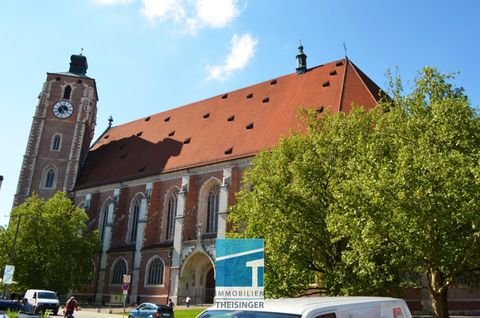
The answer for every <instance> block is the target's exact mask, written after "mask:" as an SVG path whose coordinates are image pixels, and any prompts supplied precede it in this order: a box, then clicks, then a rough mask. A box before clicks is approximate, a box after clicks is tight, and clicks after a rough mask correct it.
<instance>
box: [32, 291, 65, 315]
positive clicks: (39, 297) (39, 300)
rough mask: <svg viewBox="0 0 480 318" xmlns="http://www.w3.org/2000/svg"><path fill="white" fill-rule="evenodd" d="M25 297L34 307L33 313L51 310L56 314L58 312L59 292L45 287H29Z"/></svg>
mask: <svg viewBox="0 0 480 318" xmlns="http://www.w3.org/2000/svg"><path fill="white" fill-rule="evenodd" d="M24 298H26V299H27V302H28V303H29V304H30V305H31V307H32V312H33V313H36V314H38V313H40V312H45V311H47V310H49V311H51V312H52V313H53V314H54V315H56V314H57V313H58V308H59V307H60V302H59V301H58V297H57V294H56V293H55V292H54V291H51V290H44V289H29V290H27V291H26V292H25V296H24Z"/></svg>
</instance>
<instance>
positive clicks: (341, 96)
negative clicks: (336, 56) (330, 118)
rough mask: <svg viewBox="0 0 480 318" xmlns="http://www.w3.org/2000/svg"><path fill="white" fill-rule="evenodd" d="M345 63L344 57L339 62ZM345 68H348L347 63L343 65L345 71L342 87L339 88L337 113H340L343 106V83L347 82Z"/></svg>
mask: <svg viewBox="0 0 480 318" xmlns="http://www.w3.org/2000/svg"><path fill="white" fill-rule="evenodd" d="M345 60H346V61H347V62H348V58H347V57H346V56H345V58H343V59H341V60H340V61H342V62H343V61H345ZM347 66H348V63H345V70H344V71H343V79H342V87H340V98H339V101H338V111H342V105H343V97H344V95H345V89H344V88H345V83H346V82H347Z"/></svg>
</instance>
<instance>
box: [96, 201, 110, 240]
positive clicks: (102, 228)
mask: <svg viewBox="0 0 480 318" xmlns="http://www.w3.org/2000/svg"><path fill="white" fill-rule="evenodd" d="M111 204H112V203H111V202H109V203H107V204H105V206H104V207H103V211H102V218H101V219H100V220H101V222H102V223H101V224H100V227H99V230H100V242H103V240H104V239H105V230H106V228H107V224H108V217H109V211H110V205H111Z"/></svg>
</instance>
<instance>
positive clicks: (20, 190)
mask: <svg viewBox="0 0 480 318" xmlns="http://www.w3.org/2000/svg"><path fill="white" fill-rule="evenodd" d="M87 68H88V64H87V58H86V57H85V56H84V55H82V54H79V55H72V56H71V57H70V68H69V70H68V72H58V73H47V79H46V81H45V83H44V84H43V88H42V90H41V92H40V95H39V101H38V105H37V107H36V110H35V115H34V117H33V121H32V126H31V129H30V135H29V138H28V144H27V149H26V151H25V156H24V158H23V164H22V167H21V171H20V177H19V181H18V186H17V193H16V195H15V201H14V206H16V205H19V204H21V203H23V202H24V201H25V200H26V199H27V198H28V197H29V196H30V195H31V194H32V193H34V192H35V193H37V194H38V195H39V196H40V197H42V198H44V199H48V198H49V197H51V196H53V194H54V193H55V192H57V191H65V192H67V193H68V192H69V191H71V190H72V189H73V188H74V186H75V182H76V180H77V176H78V174H79V171H80V169H81V166H82V163H83V161H84V160H85V157H86V156H87V153H88V149H89V146H90V143H91V141H92V138H93V134H94V129H95V121H96V113H97V101H98V96H97V88H96V84H95V79H93V78H91V77H88V76H87V75H86V73H87Z"/></svg>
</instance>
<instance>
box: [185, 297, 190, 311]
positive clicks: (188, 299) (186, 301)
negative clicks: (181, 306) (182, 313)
mask: <svg viewBox="0 0 480 318" xmlns="http://www.w3.org/2000/svg"><path fill="white" fill-rule="evenodd" d="M185 303H186V304H187V308H188V307H190V297H189V296H187V298H185Z"/></svg>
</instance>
